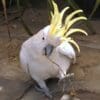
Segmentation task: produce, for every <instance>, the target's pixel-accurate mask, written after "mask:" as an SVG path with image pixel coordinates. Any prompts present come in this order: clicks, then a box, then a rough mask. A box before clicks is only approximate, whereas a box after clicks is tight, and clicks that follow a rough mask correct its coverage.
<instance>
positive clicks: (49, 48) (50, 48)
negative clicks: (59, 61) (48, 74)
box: [44, 44, 54, 56]
mask: <svg viewBox="0 0 100 100" xmlns="http://www.w3.org/2000/svg"><path fill="white" fill-rule="evenodd" d="M53 49H54V47H53V46H52V45H50V44H48V45H47V46H46V47H45V48H44V54H45V56H50V55H51V53H52V52H53Z"/></svg>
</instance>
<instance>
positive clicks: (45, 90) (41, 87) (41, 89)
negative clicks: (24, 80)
mask: <svg viewBox="0 0 100 100" xmlns="http://www.w3.org/2000/svg"><path fill="white" fill-rule="evenodd" d="M37 83H38V85H39V86H38V85H36V86H35V89H36V90H37V91H39V92H42V93H44V94H45V95H46V96H47V97H49V98H52V95H51V94H50V91H49V89H48V87H47V86H46V83H45V81H43V80H41V81H38V82H37Z"/></svg>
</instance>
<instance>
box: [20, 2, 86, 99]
mask: <svg viewBox="0 0 100 100" xmlns="http://www.w3.org/2000/svg"><path fill="white" fill-rule="evenodd" d="M52 4H53V7H54V12H52V13H51V16H52V19H51V24H50V25H47V26H45V27H44V28H43V29H41V30H40V31H39V32H38V33H37V34H35V35H33V36H32V37H30V38H29V39H28V40H26V41H25V42H24V43H23V44H22V46H21V50H20V63H21V66H22V68H23V69H24V71H25V72H26V73H28V74H29V75H30V76H31V77H32V78H33V79H34V80H35V81H36V82H37V84H38V85H39V87H40V88H41V90H42V92H44V93H45V95H47V96H49V97H51V94H50V91H49V89H48V87H47V85H46V83H45V80H46V79H49V78H53V77H54V78H55V77H56V78H59V79H62V78H64V77H65V75H66V74H67V71H68V69H69V67H70V65H71V63H74V62H75V60H76V54H75V50H74V48H73V46H72V45H71V44H70V43H72V44H73V45H75V46H76V47H77V49H78V51H80V49H79V46H78V44H77V43H76V42H75V41H74V40H73V39H72V38H71V37H69V36H70V35H71V34H73V33H75V32H81V33H84V34H86V35H87V33H86V32H85V31H84V30H82V29H72V28H71V26H72V24H73V23H75V22H77V21H79V20H86V17H83V16H82V17H77V18H73V16H74V15H76V14H78V13H80V12H82V10H77V11H74V12H73V13H71V14H69V15H68V16H67V17H66V18H65V23H62V18H63V14H64V12H65V11H66V10H68V9H69V7H66V8H64V9H63V10H62V11H61V13H60V12H59V10H58V6H57V4H56V3H55V2H54V1H53V0H52Z"/></svg>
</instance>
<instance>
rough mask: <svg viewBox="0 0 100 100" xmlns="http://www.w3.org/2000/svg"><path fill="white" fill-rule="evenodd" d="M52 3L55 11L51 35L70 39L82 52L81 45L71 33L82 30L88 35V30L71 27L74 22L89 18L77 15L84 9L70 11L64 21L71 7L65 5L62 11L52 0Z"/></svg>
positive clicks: (64, 39) (65, 39) (66, 39)
mask: <svg viewBox="0 0 100 100" xmlns="http://www.w3.org/2000/svg"><path fill="white" fill-rule="evenodd" d="M52 5H53V9H54V11H53V12H51V23H50V31H49V35H51V36H52V37H56V36H58V37H60V38H61V41H68V42H70V43H72V44H73V45H75V46H76V48H77V49H78V51H79V52H80V48H79V45H78V44H77V43H76V42H75V41H74V40H73V39H72V38H71V37H70V35H71V34H74V33H77V32H80V33H83V34H85V35H88V34H87V32H86V31H85V30H83V29H80V28H71V27H72V25H73V24H75V23H76V22H78V21H81V20H87V18H86V17H84V16H79V17H75V15H76V14H78V13H82V12H83V11H82V10H76V11H73V12H72V13H70V14H69V15H67V16H66V17H65V20H64V23H63V22H62V20H63V16H64V14H65V12H66V11H67V10H69V7H65V8H64V9H63V10H62V11H61V12H60V11H59V9H58V6H57V4H56V3H55V2H54V0H52Z"/></svg>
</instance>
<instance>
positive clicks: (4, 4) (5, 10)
mask: <svg viewBox="0 0 100 100" xmlns="http://www.w3.org/2000/svg"><path fill="white" fill-rule="evenodd" d="M2 4H3V9H4V16H5V20H6V25H7V31H8V35H9V39H10V40H11V39H12V38H11V34H10V28H9V23H8V17H7V9H6V0H2Z"/></svg>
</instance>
